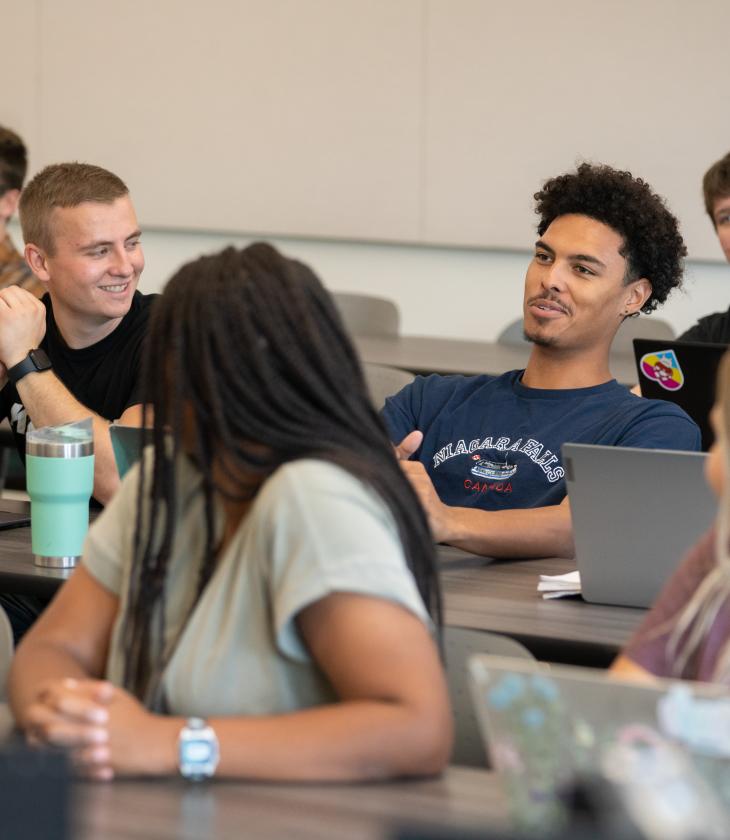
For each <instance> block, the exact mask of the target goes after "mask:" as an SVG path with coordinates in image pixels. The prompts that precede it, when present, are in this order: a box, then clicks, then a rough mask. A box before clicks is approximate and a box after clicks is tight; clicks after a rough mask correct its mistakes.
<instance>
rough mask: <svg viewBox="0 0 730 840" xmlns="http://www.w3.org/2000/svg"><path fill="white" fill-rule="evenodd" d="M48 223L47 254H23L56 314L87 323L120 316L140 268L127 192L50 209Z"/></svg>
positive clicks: (31, 250) (30, 250) (139, 250)
mask: <svg viewBox="0 0 730 840" xmlns="http://www.w3.org/2000/svg"><path fill="white" fill-rule="evenodd" d="M50 221H51V230H52V235H53V246H54V247H53V252H52V253H48V252H44V251H43V250H42V249H40V248H37V247H36V246H33V245H29V246H28V247H27V248H26V255H27V256H28V259H29V262H30V263H31V267H32V268H33V269H34V271H35V273H36V274H37V275H38V277H39V278H40V279H41V280H43V281H44V282H45V283H47V284H48V290H49V292H50V294H51V299H52V301H53V309H54V314H55V315H56V317H57V318H59V317H60V318H62V319H66V320H68V319H72V320H73V321H74V322H76V323H83V324H85V325H87V326H90V327H93V326H94V325H103V324H108V323H110V322H111V323H112V324H114V323H115V322H117V321H118V320H120V319H121V318H123V317H124V315H126V314H127V312H128V311H129V307H130V305H131V303H132V296H133V295H134V292H135V289H136V288H137V283H138V281H139V276H140V274H141V273H142V269H143V268H144V254H143V253H142V247H141V245H140V235H141V233H140V230H139V226H138V224H137V217H136V215H135V212H134V207H133V206H132V202H131V199H130V198H129V196H127V195H125V196H122V197H120V198H117V199H116V200H115V201H113V202H111V203H109V204H106V203H101V202H96V201H86V202H83V203H82V204H78V205H77V206H75V207H56V208H55V209H54V210H53V212H52V215H51V220H50Z"/></svg>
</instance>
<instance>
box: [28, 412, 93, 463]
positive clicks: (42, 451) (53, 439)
mask: <svg viewBox="0 0 730 840" xmlns="http://www.w3.org/2000/svg"><path fill="white" fill-rule="evenodd" d="M25 453H26V455H39V456H41V457H45V458H83V457H85V456H87V455H93V454H94V431H93V425H92V420H91V417H87V418H86V419H84V420H78V421H76V422H75V423H64V424H63V425H61V426H44V427H43V428H42V429H31V430H30V431H29V432H28V433H27V434H26V436H25Z"/></svg>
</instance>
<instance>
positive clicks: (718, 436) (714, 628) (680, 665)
mask: <svg viewBox="0 0 730 840" xmlns="http://www.w3.org/2000/svg"><path fill="white" fill-rule="evenodd" d="M717 394H718V397H717V401H716V403H715V407H714V408H713V411H712V425H713V427H714V431H715V443H714V444H713V445H712V448H711V449H710V453H709V455H708V457H707V461H706V467H705V474H706V476H707V481H708V483H709V484H710V486H711V487H712V489H713V490H714V491H715V493H716V494H717V496H718V497H719V500H720V504H719V509H718V512H717V520H716V523H715V526H714V527H713V528H712V529H711V530H710V531H709V532H708V533H707V534H705V535H704V536H703V537H702V539H701V540H700V541H699V542H698V543H697V545H696V546H695V547H694V548H693V549H692V550H691V551H690V552H689V553H688V555H687V557H686V558H685V559H684V561H683V562H682V564H681V565H680V566H679V568H678V569H677V571H676V572H675V573H674V575H673V576H672V577H671V578H670V579H669V581H668V582H667V584H666V585H665V586H664V588H663V590H662V591H661V593H660V594H659V597H658V598H657V600H656V602H655V604H654V605H653V607H652V608H651V610H650V611H649V613H648V614H647V615H646V617H645V619H644V621H643V622H642V623H641V625H640V626H639V628H638V629H637V630H636V632H635V633H634V635H633V637H632V639H631V640H630V641H629V643H628V645H627V646H626V647H625V648H624V650H623V652H622V653H621V655H620V656H619V657H618V659H617V660H616V662H615V663H614V664H613V666H612V671H613V673H615V674H617V675H618V676H622V677H634V678H638V679H647V678H650V677H651V676H652V675H653V676H657V677H679V678H682V679H688V680H702V681H706V682H723V683H727V684H730V481H728V476H730V462H729V459H730V446H728V442H729V441H730V355H727V354H726V355H725V356H724V357H723V359H722V362H721V363H720V369H719V371H718V384H717Z"/></svg>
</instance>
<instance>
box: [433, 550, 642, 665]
mask: <svg viewBox="0 0 730 840" xmlns="http://www.w3.org/2000/svg"><path fill="white" fill-rule="evenodd" d="M438 554H439V561H440V566H441V586H442V589H443V592H444V606H445V623H446V624H448V625H451V626H453V627H470V628H473V629H477V630H490V631H492V632H493V633H502V634H504V635H505V636H511V637H512V638H514V639H517V640H518V641H520V642H522V644H524V645H525V647H527V648H528V649H529V650H531V651H532V652H533V653H534V654H535V656H537V658H538V659H546V660H548V661H552V662H566V663H570V664H576V665H588V666H592V667H597V668H604V667H606V666H607V665H609V664H610V662H611V661H612V660H613V658H614V657H615V656H616V654H617V653H618V652H619V650H620V649H621V648H622V647H623V645H624V644H625V643H626V642H627V641H628V639H629V637H630V636H631V634H632V632H633V631H634V629H635V628H636V627H637V626H638V624H639V622H640V621H641V620H642V618H643V617H644V615H645V614H646V611H645V610H642V609H635V608H633V607H613V606H607V605H603V604H588V603H586V602H585V601H583V600H582V599H581V598H562V599H555V600H550V601H545V600H543V598H542V596H541V595H540V593H538V591H537V582H538V576H539V575H541V574H547V575H559V574H565V573H566V572H570V571H573V570H574V569H575V568H576V565H575V560H565V559H561V558H550V559H545V560H542V559H541V560H509V561H495V560H490V559H489V558H484V557H478V556H477V555H475V554H468V553H466V552H464V551H461V549H458V548H452V547H451V546H439V547H438Z"/></svg>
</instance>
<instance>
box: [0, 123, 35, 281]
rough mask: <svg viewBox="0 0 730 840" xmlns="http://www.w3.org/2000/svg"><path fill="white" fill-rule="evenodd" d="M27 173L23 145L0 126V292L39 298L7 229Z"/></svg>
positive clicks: (27, 267)
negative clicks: (18, 290)
mask: <svg viewBox="0 0 730 840" xmlns="http://www.w3.org/2000/svg"><path fill="white" fill-rule="evenodd" d="M27 169H28V155H27V152H26V149H25V144H24V143H23V141H22V140H21V139H20V137H18V135H17V134H16V133H15V132H14V131H11V130H10V129H9V128H4V127H3V126H0V289H4V288H5V287H7V286H20V287H21V288H23V289H26V290H27V291H29V292H30V293H31V294H33V295H35V296H36V297H41V296H42V295H43V293H44V292H45V289H44V287H43V284H42V283H41V282H40V280H38V279H37V278H36V277H35V276H34V274H33V272H32V271H31V270H30V267H29V266H28V263H26V261H25V260H24V259H23V255H22V254H20V253H19V252H18V251H17V250H16V248H15V246H14V245H13V242H12V240H11V238H10V234H9V233H8V228H7V226H8V222H9V221H10V219H11V218H12V217H13V215H14V214H15V212H16V210H17V208H18V201H19V199H20V191H21V190H22V189H23V181H25V174H26V171H27Z"/></svg>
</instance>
